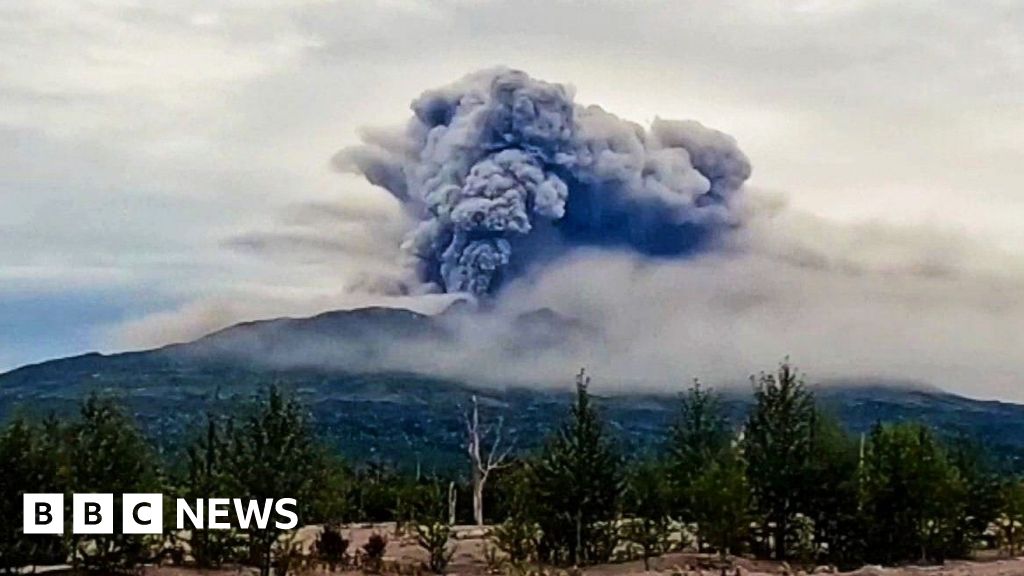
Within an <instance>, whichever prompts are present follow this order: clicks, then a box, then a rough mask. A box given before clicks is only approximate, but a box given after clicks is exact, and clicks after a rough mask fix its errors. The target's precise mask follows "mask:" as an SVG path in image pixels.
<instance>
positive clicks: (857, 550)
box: [804, 412, 864, 566]
mask: <svg viewBox="0 0 1024 576" xmlns="http://www.w3.org/2000/svg"><path fill="white" fill-rule="evenodd" d="M859 452H860V447H859V444H858V443H857V442H856V441H854V440H853V439H852V438H851V437H850V436H849V435H848V434H847V433H846V431H845V430H843V428H842V427H841V426H840V425H839V423H838V422H837V421H836V420H835V419H833V418H831V417H829V416H828V415H825V414H823V413H821V412H816V413H815V417H814V426H813V428H812V436H811V450H810V461H809V465H808V476H807V482H806V484H805V485H806V487H807V488H806V492H805V497H806V501H805V510H804V513H805V514H806V515H807V517H808V518H809V519H810V520H811V522H812V524H813V530H814V547H815V550H814V552H815V555H816V556H817V558H816V559H817V560H821V561H827V562H829V563H831V564H835V565H838V566H854V565H856V564H858V563H859V562H860V560H861V558H862V557H863V552H864V519H863V518H862V515H861V513H860V477H859V466H860V454H859Z"/></svg>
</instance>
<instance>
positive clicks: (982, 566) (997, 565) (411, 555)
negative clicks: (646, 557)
mask: <svg viewBox="0 0 1024 576" xmlns="http://www.w3.org/2000/svg"><path fill="white" fill-rule="evenodd" d="M318 532H319V527H316V526H310V527H305V528H303V529H302V530H300V531H299V533H298V534H297V535H296V538H295V543H296V544H297V545H298V546H300V547H301V548H302V549H303V550H304V551H307V552H308V551H309V547H310V546H311V545H312V543H313V542H314V541H315V539H316V534H317V533H318ZM343 532H344V533H345V535H346V537H347V538H348V539H349V542H350V545H349V551H350V552H351V551H355V550H358V549H360V548H361V547H362V545H363V544H365V543H366V541H367V540H368V539H369V537H370V535H372V534H374V533H379V534H383V535H385V536H387V538H388V547H387V552H386V555H385V573H387V574H396V573H401V574H406V575H411V574H424V573H425V571H423V570H416V569H415V567H418V566H421V565H422V563H423V561H424V560H426V554H425V553H424V551H423V550H422V549H420V548H419V547H418V546H417V545H416V539H415V536H413V535H405V536H402V535H396V534H395V525H394V524H380V525H370V524H363V525H358V526H350V527H346V528H345V529H344V531H343ZM454 544H455V555H454V557H453V559H452V563H451V565H450V567H449V571H448V573H449V574H456V575H471V576H484V575H487V574H491V572H489V571H488V566H487V563H486V562H485V560H484V558H485V549H486V548H485V546H486V540H485V538H484V533H483V532H482V531H481V530H480V529H478V528H476V527H470V526H460V527H457V528H456V529H455V538H454ZM253 573H254V571H253V570H252V569H249V568H231V569H223V570H206V571H201V570H194V569H187V568H176V567H164V566H161V567H147V568H146V569H145V570H144V574H145V575H146V576H196V575H198V574H206V575H210V576H238V575H249V574H253ZM291 573H292V574H296V575H298V576H302V575H309V576H320V575H326V574H330V572H328V571H326V569H325V568H324V567H319V566H307V567H300V568H298V569H297V570H294V571H293V572H291ZM339 573H340V572H339ZM546 573H547V574H548V575H550V576H556V575H559V574H562V575H564V574H566V572H564V571H557V570H548V571H547V572H546ZM721 573H722V572H721V568H720V565H719V563H718V561H717V559H716V558H714V557H710V556H708V555H698V554H684V553H676V554H666V555H665V556H663V557H661V558H655V559H652V560H651V572H645V571H644V568H643V562H641V561H633V562H625V563H619V564H606V565H602V566H594V567H590V568H587V569H585V570H584V571H583V574H588V575H594V576H641V575H645V574H650V575H654V574H660V575H673V576H676V575H678V576H718V575H719V574H721ZM349 574H358V572H357V571H350V572H349ZM727 574H728V576H737V575H739V576H769V575H772V576H777V575H782V574H791V575H792V576H798V575H801V574H802V572H801V571H800V570H799V569H796V568H789V567H788V566H785V565H782V564H780V563H777V562H765V561H754V560H749V559H746V558H736V559H734V560H733V564H732V567H730V568H729V569H728V571H727ZM842 574H845V575H846V576H1024V558H1010V559H1007V558H1001V559H997V558H993V559H991V560H982V559H979V560H977V561H973V562H948V563H947V564H946V565H945V566H927V567H916V566H910V567H902V568H881V567H877V566H865V567H863V568H860V569H859V570H854V571H852V572H844V573H842Z"/></svg>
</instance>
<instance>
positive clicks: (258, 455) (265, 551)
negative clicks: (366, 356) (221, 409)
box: [225, 387, 323, 576]
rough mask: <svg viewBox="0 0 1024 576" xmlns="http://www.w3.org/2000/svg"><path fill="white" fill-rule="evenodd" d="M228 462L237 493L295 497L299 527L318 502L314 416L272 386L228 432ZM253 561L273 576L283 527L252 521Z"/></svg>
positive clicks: (250, 497)
mask: <svg viewBox="0 0 1024 576" xmlns="http://www.w3.org/2000/svg"><path fill="white" fill-rule="evenodd" d="M225 464H226V465H227V467H228V469H230V470H234V471H237V472H236V473H235V474H233V475H232V476H231V478H233V480H234V485H233V486H230V488H231V489H232V491H233V492H232V494H233V496H234V497H238V498H242V499H244V500H254V501H256V502H259V503H263V502H265V501H267V500H276V499H278V498H283V497H289V498H295V499H296V500H297V501H298V503H299V507H300V508H299V518H300V525H301V523H302V521H303V520H304V519H305V517H306V516H308V515H309V511H310V503H312V502H313V501H315V499H316V498H315V493H316V488H317V486H316V484H315V483H316V481H317V480H318V479H319V478H320V477H321V476H322V471H323V460H322V452H321V451H320V449H319V446H318V445H317V444H316V441H315V439H314V436H313V434H312V431H311V430H310V427H309V417H308V416H307V414H306V412H305V411H304V410H303V408H302V406H301V405H300V404H299V403H298V401H296V400H295V399H294V398H288V397H286V396H285V395H284V394H283V393H282V392H281V391H280V390H278V389H277V388H276V387H271V388H270V389H269V390H268V392H267V393H266V395H265V396H264V397H260V398H258V399H257V400H256V402H255V405H254V406H253V409H252V412H251V413H250V414H249V415H248V417H246V418H244V419H243V420H242V421H241V422H240V423H239V424H238V425H236V426H234V427H233V428H232V430H231V431H230V433H229V439H228V446H227V453H226V460H225ZM245 532H246V535H247V537H248V543H249V561H250V562H251V563H253V564H254V565H256V566H257V567H258V568H259V569H260V573H261V574H262V575H263V576H268V575H269V574H270V570H271V568H272V565H271V561H272V555H273V550H274V546H275V544H277V543H278V538H279V537H280V536H281V534H282V532H283V531H282V530H280V529H279V528H277V527H276V525H275V523H274V522H270V523H269V524H268V525H267V527H266V529H261V528H258V527H256V525H255V523H252V524H251V525H250V527H249V529H248V530H246V531H245Z"/></svg>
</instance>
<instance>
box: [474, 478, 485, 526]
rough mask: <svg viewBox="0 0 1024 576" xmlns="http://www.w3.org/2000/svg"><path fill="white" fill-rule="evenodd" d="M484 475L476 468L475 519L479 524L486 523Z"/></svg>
mask: <svg viewBox="0 0 1024 576" xmlns="http://www.w3.org/2000/svg"><path fill="white" fill-rule="evenodd" d="M485 482H486V479H485V478H484V475H483V474H481V473H480V471H479V470H476V473H475V474H473V520H474V521H475V522H476V525H477V526H483V525H484V483H485Z"/></svg>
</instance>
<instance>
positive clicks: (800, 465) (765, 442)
mask: <svg viewBox="0 0 1024 576" xmlns="http://www.w3.org/2000/svg"><path fill="white" fill-rule="evenodd" d="M751 380H754V379H753V378H751ZM754 398H755V401H756V403H755V405H754V408H753V410H752V411H751V413H750V416H749V418H748V419H747V426H746V429H745V431H744V446H743V451H744V455H745V458H746V460H747V465H748V468H747V475H748V478H749V480H750V485H751V489H752V492H753V497H754V505H755V506H756V508H757V511H758V512H759V515H760V518H759V519H760V520H761V522H762V528H763V529H764V536H765V540H766V542H765V545H769V541H770V542H771V544H770V546H771V549H772V555H773V556H774V558H775V559H777V560H784V559H786V558H787V549H786V545H787V543H788V542H789V541H790V539H791V538H792V537H793V532H792V528H793V519H794V517H795V516H796V514H797V513H798V512H799V511H800V506H801V504H802V498H804V496H805V486H806V482H807V478H808V462H809V456H810V451H811V431H812V428H813V425H814V397H813V395H812V394H811V393H810V392H809V391H808V390H807V389H806V388H805V387H804V383H803V379H802V378H801V377H800V376H799V375H798V373H797V371H796V369H795V368H794V367H793V366H792V365H790V363H789V361H788V360H787V361H785V362H783V363H782V364H781V365H780V366H779V369H778V372H777V374H766V373H761V375H760V377H758V378H757V379H756V380H754Z"/></svg>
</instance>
